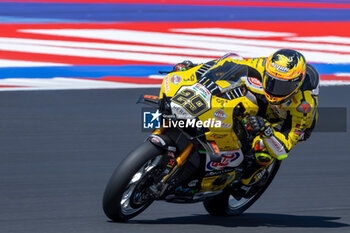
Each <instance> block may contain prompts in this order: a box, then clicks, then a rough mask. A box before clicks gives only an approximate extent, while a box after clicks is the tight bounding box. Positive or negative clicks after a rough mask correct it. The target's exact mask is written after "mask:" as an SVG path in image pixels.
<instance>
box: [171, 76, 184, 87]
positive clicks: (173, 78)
mask: <svg viewBox="0 0 350 233" xmlns="http://www.w3.org/2000/svg"><path fill="white" fill-rule="evenodd" d="M181 81H182V78H181V77H180V76H179V75H176V74H174V75H173V76H171V78H170V82H171V83H172V84H175V85H177V84H179V83H181Z"/></svg>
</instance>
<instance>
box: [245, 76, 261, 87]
mask: <svg viewBox="0 0 350 233" xmlns="http://www.w3.org/2000/svg"><path fill="white" fill-rule="evenodd" d="M248 82H249V83H250V84H252V85H254V86H258V87H262V83H261V81H260V80H259V79H257V78H254V77H248Z"/></svg>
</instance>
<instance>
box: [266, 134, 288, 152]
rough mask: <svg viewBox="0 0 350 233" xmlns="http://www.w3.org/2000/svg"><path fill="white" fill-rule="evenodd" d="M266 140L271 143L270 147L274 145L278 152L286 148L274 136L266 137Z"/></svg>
mask: <svg viewBox="0 0 350 233" xmlns="http://www.w3.org/2000/svg"><path fill="white" fill-rule="evenodd" d="M265 140H266V141H267V142H268V143H269V142H270V143H269V146H270V147H272V146H273V147H274V149H276V150H277V151H278V152H282V151H284V148H283V146H282V144H281V143H279V142H278V141H277V139H275V138H274V137H266V138H265Z"/></svg>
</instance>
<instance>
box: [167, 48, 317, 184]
mask: <svg viewBox="0 0 350 233" xmlns="http://www.w3.org/2000/svg"><path fill="white" fill-rule="evenodd" d="M224 60H226V61H225V62H224V63H220V64H225V65H226V66H227V64H231V65H233V64H241V65H247V67H248V77H246V78H245V79H244V84H245V86H246V87H247V89H248V90H249V91H250V93H253V94H254V96H255V98H256V102H257V104H258V106H259V112H258V114H257V115H256V116H249V117H247V118H245V119H243V124H244V126H245V127H246V129H247V130H248V131H250V132H251V133H252V134H253V135H255V138H254V140H253V144H252V153H251V154H252V155H253V156H251V157H252V158H253V159H252V161H253V162H252V163H251V164H250V165H249V168H248V169H246V172H245V173H244V174H243V179H242V182H243V183H244V184H249V183H252V182H255V181H257V180H258V179H259V178H258V177H259V173H260V171H264V168H265V167H266V166H267V165H269V164H270V163H271V162H272V159H273V158H277V159H278V160H282V159H285V158H287V156H288V153H289V152H290V150H291V149H292V147H293V146H294V145H295V144H296V143H298V142H300V141H304V140H306V139H307V138H309V137H310V135H311V132H312V130H313V128H314V127H315V124H316V121H317V106H318V92H319V75H318V73H317V71H316V69H315V68H314V67H313V66H311V65H310V64H307V63H306V61H305V58H304V56H303V55H302V54H301V53H299V52H297V51H295V50H291V49H281V50H278V51H276V52H275V53H273V54H272V55H271V56H269V57H260V58H252V59H232V58H230V57H227V58H225V59H224ZM213 64H215V63H214V62H211V63H210V62H208V63H205V64H204V65H201V66H202V67H204V68H205V69H209V68H210V67H211V65H213ZM195 66H196V65H194V64H193V63H192V62H190V61H184V62H182V63H179V64H177V65H175V67H174V69H173V71H185V70H188V69H190V68H192V67H195ZM257 174H258V175H257ZM253 178H254V179H253Z"/></svg>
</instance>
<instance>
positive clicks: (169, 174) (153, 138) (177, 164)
mask: <svg viewBox="0 0 350 233" xmlns="http://www.w3.org/2000/svg"><path fill="white" fill-rule="evenodd" d="M164 131H165V130H164V128H161V129H156V130H155V131H154V132H153V133H152V134H151V135H150V136H149V137H148V138H147V139H146V140H149V141H150V142H151V143H152V144H154V145H155V146H157V147H161V148H163V149H164V150H165V151H166V153H167V155H166V156H169V159H168V161H166V164H164V165H165V166H166V169H165V170H164V172H163V174H162V176H163V178H162V179H161V181H160V182H159V183H157V184H154V185H152V186H151V187H150V190H151V191H152V193H153V196H154V197H155V198H159V197H161V196H162V195H163V194H164V192H165V190H166V189H167V188H168V186H169V184H170V182H171V180H172V179H171V178H173V177H174V174H175V173H176V171H178V170H179V168H181V167H182V165H183V164H184V163H185V162H186V160H187V159H188V157H189V155H190V154H191V151H192V149H193V146H194V145H193V143H192V142H191V141H190V142H189V143H188V144H187V146H186V147H185V149H184V150H183V151H182V152H181V154H180V155H179V156H178V157H176V158H175V155H174V153H175V152H176V147H175V145H172V144H171V143H172V142H171V141H170V140H169V138H167V137H165V136H163V134H164Z"/></svg>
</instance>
